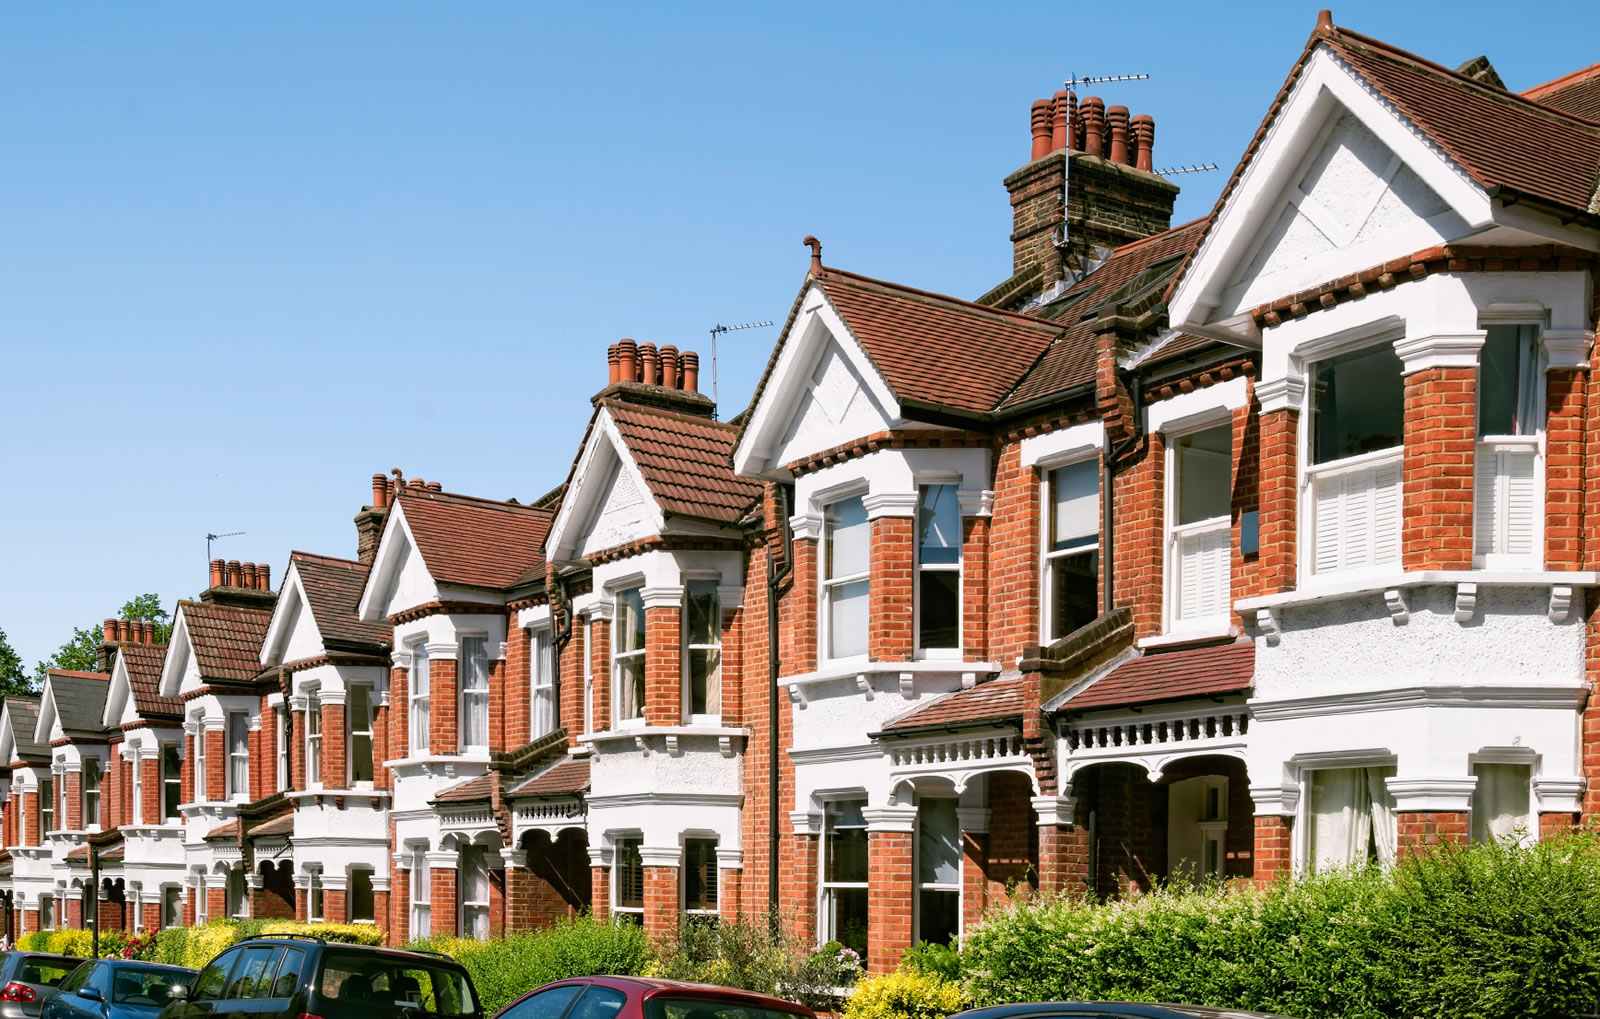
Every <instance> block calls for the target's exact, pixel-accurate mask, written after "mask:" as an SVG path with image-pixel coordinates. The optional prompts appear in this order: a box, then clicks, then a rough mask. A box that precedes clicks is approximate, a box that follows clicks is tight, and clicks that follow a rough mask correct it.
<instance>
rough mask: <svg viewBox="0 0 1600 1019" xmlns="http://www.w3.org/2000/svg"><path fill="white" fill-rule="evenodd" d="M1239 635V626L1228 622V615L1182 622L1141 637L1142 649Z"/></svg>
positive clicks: (1180, 645) (1207, 641)
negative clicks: (1165, 629)
mask: <svg viewBox="0 0 1600 1019" xmlns="http://www.w3.org/2000/svg"><path fill="white" fill-rule="evenodd" d="M1237 636H1239V628H1238V627H1237V626H1234V625H1232V624H1231V623H1229V622H1228V617H1227V616H1222V617H1219V618H1217V619H1214V620H1209V621H1207V620H1200V621H1197V622H1191V623H1180V624H1178V625H1176V626H1174V627H1173V628H1172V629H1170V630H1168V631H1167V632H1166V633H1163V634H1161V635H1160V636H1157V637H1141V638H1139V641H1138V646H1139V648H1140V649H1141V650H1151V649H1154V648H1163V649H1165V648H1175V647H1183V646H1184V645H1186V644H1208V643H1213V642H1216V641H1219V640H1227V639H1228V638H1230V637H1237Z"/></svg>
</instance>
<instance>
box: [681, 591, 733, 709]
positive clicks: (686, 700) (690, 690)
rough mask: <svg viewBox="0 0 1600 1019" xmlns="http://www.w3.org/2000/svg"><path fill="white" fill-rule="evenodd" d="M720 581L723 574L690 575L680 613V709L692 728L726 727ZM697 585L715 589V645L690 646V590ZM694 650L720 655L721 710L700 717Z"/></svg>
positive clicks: (718, 675)
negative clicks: (695, 688) (692, 667)
mask: <svg viewBox="0 0 1600 1019" xmlns="http://www.w3.org/2000/svg"><path fill="white" fill-rule="evenodd" d="M720 579H721V575H720V574H718V575H717V576H716V577H706V576H698V577H697V576H688V575H686V576H685V577H684V578H683V607H682V608H681V609H680V610H679V612H678V623H679V634H678V646H679V647H680V648H682V653H683V662H682V666H681V668H682V672H681V675H682V676H683V683H682V684H681V685H682V694H683V704H682V705H681V706H680V709H681V711H682V712H683V718H684V719H685V720H686V721H687V722H688V723H689V724H691V725H721V724H722V709H721V704H722V693H723V689H722V687H723V685H724V684H723V682H722V679H723V669H722V666H723V664H724V660H723V657H722V592H721V591H720V590H718V589H717V582H718V580H720ZM695 584H701V585H706V584H709V585H710V586H711V589H712V593H713V595H714V596H715V598H716V600H717V618H716V622H715V625H714V627H713V631H712V632H713V633H714V634H715V635H716V642H715V643H712V644H691V643H689V588H690V586H691V585H695ZM692 651H715V652H717V704H718V709H717V710H716V711H705V712H701V713H699V714H696V713H695V712H694V711H693V708H694V674H693V670H692V669H691V667H690V662H691V658H690V652H692ZM710 700H711V690H710V686H709V682H708V685H707V688H706V702H707V704H708V705H709V704H710Z"/></svg>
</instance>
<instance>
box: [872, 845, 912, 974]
mask: <svg viewBox="0 0 1600 1019" xmlns="http://www.w3.org/2000/svg"><path fill="white" fill-rule="evenodd" d="M911 840H912V835H911V833H909V832H897V831H896V832H889V831H869V832H868V833H867V966H868V968H870V969H871V970H872V971H873V972H875V973H890V972H893V970H894V968H895V967H896V966H897V965H899V963H900V956H901V953H903V952H904V951H905V950H906V949H907V948H910V947H911V921H912V916H911V903H912V887H911V885H912V878H913V875H914V873H915V872H914V871H913V870H912V868H911Z"/></svg>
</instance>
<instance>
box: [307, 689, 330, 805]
mask: <svg viewBox="0 0 1600 1019" xmlns="http://www.w3.org/2000/svg"><path fill="white" fill-rule="evenodd" d="M322 763H323V762H322V690H321V688H320V687H315V686H313V687H309V688H307V690H306V788H307V789H315V788H320V787H322V786H323V785H325V784H326V779H325V776H324V775H323V773H322Z"/></svg>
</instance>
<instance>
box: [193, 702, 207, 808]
mask: <svg viewBox="0 0 1600 1019" xmlns="http://www.w3.org/2000/svg"><path fill="white" fill-rule="evenodd" d="M209 798H210V797H209V796H207V795H206V719H205V716H204V715H197V716H195V731H194V801H195V802H196V803H204V802H205V801H206V800H207V799H209Z"/></svg>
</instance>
